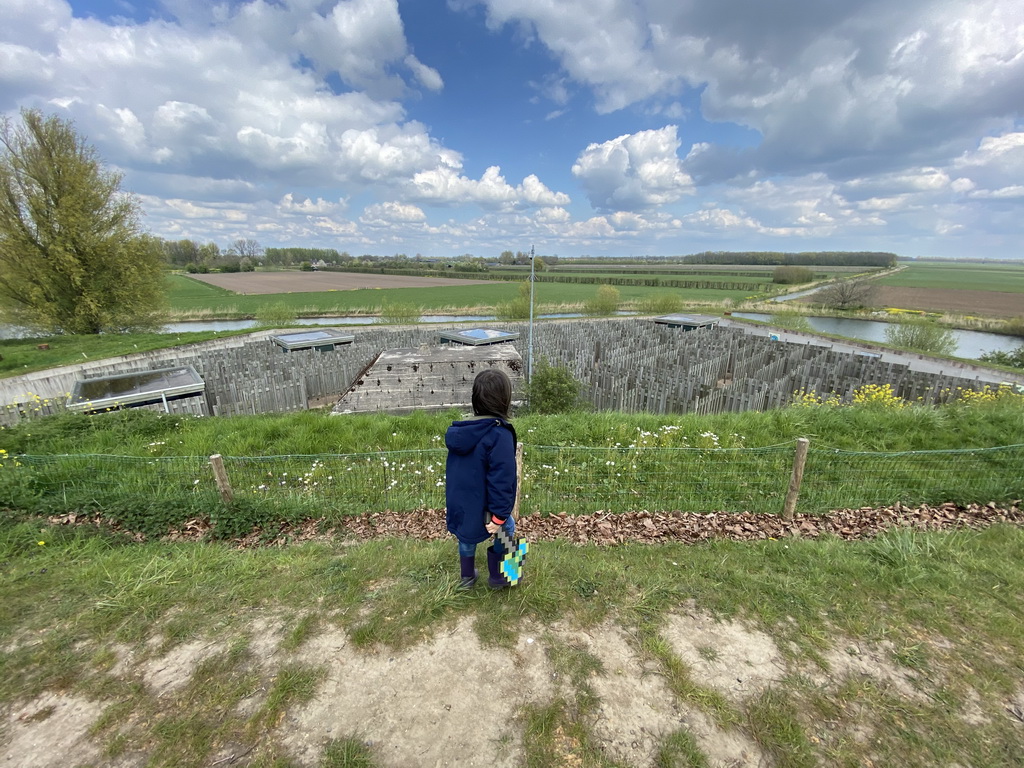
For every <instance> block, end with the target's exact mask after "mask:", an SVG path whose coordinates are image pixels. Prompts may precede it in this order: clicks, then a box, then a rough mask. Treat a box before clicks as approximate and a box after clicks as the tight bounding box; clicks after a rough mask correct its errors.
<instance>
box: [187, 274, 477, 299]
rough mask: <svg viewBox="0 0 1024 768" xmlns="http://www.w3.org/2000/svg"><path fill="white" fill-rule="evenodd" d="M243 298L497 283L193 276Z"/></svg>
mask: <svg viewBox="0 0 1024 768" xmlns="http://www.w3.org/2000/svg"><path fill="white" fill-rule="evenodd" d="M189 277H191V278H194V279H195V280H201V281H202V282H204V283H209V284H210V285H216V286H217V287H219V288H226V289H227V290H229V291H234V292H235V293H240V294H269V293H318V292H321V291H354V290H357V289H359V288H438V287H442V286H457V285H481V284H484V283H486V284H489V285H493V284H494V281H493V280H461V279H460V280H452V279H450V278H445V277H403V276H401V275H370V274H363V273H360V272H228V273H225V274H221V273H217V274H210V275H189Z"/></svg>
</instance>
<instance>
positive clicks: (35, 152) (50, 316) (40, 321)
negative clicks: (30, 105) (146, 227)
mask: <svg viewBox="0 0 1024 768" xmlns="http://www.w3.org/2000/svg"><path fill="white" fill-rule="evenodd" d="M139 217H140V209H139V204H138V202H137V201H136V200H135V199H134V198H133V197H131V196H130V195H126V194H123V193H122V192H121V175H120V174H118V173H115V172H113V171H110V170H107V169H105V168H104V167H103V165H102V163H101V162H100V160H99V158H98V156H97V153H96V150H95V149H94V148H93V147H91V146H89V145H88V144H86V143H85V142H84V140H83V139H82V138H81V137H80V136H79V135H78V133H77V132H76V131H75V128H74V126H73V124H72V123H71V122H69V121H66V120H61V119H60V118H58V117H54V116H50V117H44V116H43V115H42V113H41V112H39V111H37V110H22V112H21V121H20V123H15V122H14V121H12V120H9V119H7V118H5V119H4V120H3V125H2V127H0V310H2V311H3V313H4V318H5V320H7V321H8V322H12V323H15V324H17V325H22V326H25V327H28V328H31V329H33V330H36V331H41V332H45V333H69V334H87V333H100V332H103V331H106V332H109V331H125V330H141V329H145V328H151V327H153V326H154V325H155V324H156V312H157V310H158V309H159V308H160V307H161V305H162V304H163V302H164V299H165V286H164V274H163V268H162V263H161V258H160V250H159V246H158V244H157V242H156V241H155V240H154V239H153V238H151V237H149V236H147V235H145V234H143V233H142V232H141V230H140V224H139Z"/></svg>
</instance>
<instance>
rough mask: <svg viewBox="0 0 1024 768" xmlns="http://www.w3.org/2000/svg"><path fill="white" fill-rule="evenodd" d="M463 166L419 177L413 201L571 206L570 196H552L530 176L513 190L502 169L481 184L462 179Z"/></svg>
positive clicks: (490, 170)
mask: <svg viewBox="0 0 1024 768" xmlns="http://www.w3.org/2000/svg"><path fill="white" fill-rule="evenodd" d="M460 170H461V163H458V164H456V163H454V162H450V163H448V164H445V165H440V166H438V167H437V168H434V169H431V170H429V171H421V172H419V173H416V174H415V175H414V176H413V178H412V184H411V185H410V188H409V190H408V192H407V194H408V197H409V198H410V199H412V200H419V201H423V202H431V203H434V204H456V203H476V204H478V205H481V206H483V207H485V208H497V209H512V208H518V207H547V206H561V205H568V204H569V203H570V202H571V201H570V199H569V196H568V195H566V194H564V193H562V192H552V191H551V190H550V189H548V188H547V187H546V186H544V184H543V183H542V182H541V181H540V179H538V178H537V177H536V176H535V175H533V174H530V175H529V176H527V177H526V178H525V179H523V182H522V183H521V184H519V185H518V186H515V187H513V186H511V185H510V184H509V183H508V182H507V181H505V177H504V176H502V175H501V168H499V167H498V166H493V165H492V166H491V167H490V168H488V169H487V170H485V171H484V173H483V175H482V176H481V177H480V179H479V181H477V180H474V179H470V178H467V177H466V176H463V175H462V174H461V173H460V172H459V171H460Z"/></svg>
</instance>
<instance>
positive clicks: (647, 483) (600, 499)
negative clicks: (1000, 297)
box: [0, 444, 1024, 531]
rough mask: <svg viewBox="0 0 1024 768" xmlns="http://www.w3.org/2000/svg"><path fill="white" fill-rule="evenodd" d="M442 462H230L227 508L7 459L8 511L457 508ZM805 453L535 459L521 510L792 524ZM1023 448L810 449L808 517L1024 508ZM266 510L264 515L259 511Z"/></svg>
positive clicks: (108, 464) (109, 462)
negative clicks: (788, 515) (738, 516)
mask: <svg viewBox="0 0 1024 768" xmlns="http://www.w3.org/2000/svg"><path fill="white" fill-rule="evenodd" d="M445 457H446V453H445V451H444V450H443V449H429V450H412V451H392V452H380V453H361V454H316V455H288V456H248V457H231V456H225V457H223V464H224V469H225V471H226V474H227V478H228V481H229V483H230V488H231V493H232V501H231V503H230V504H226V503H225V501H224V498H223V496H222V489H218V486H217V484H216V482H215V479H214V474H213V472H212V470H211V466H210V461H209V459H208V458H207V457H194V456H192V457H190V456H184V457H175V456H169V457H149V458H147V457H129V456H108V455H59V456H16V457H4V460H3V461H2V462H0V506H7V507H9V508H12V509H23V510H26V511H31V512H36V513H44V514H67V513H76V512H82V511H98V512H102V513H103V514H104V515H105V516H108V517H111V518H113V519H118V520H120V521H121V522H122V523H124V524H125V525H127V526H128V527H131V528H135V529H138V530H142V531H153V530H167V528H168V527H169V526H170V527H174V526H177V525H181V524H183V523H184V522H185V521H187V520H189V519H191V518H196V517H202V518H208V519H211V520H213V521H214V522H215V524H222V525H225V527H227V528H231V529H238V528H239V527H241V528H244V527H245V526H246V525H258V524H263V523H267V522H270V521H273V520H295V519H303V518H309V517H313V518H328V519H337V518H341V517H344V516H346V515H353V514H362V513H365V512H374V511H381V510H392V511H405V510H408V511H412V510H419V509H438V508H442V507H444V505H445V481H444V464H445ZM793 460H794V447H793V445H789V444H787V445H779V446H772V447H766V448H707V449H703V448H663V447H657V448H652V447H632V446H630V447H619V446H616V447H604V448H585V447H576V446H543V445H526V446H525V450H524V469H523V477H522V486H521V491H520V493H521V496H520V499H521V509H522V511H523V512H524V513H529V514H559V513H567V514H582V513H591V512H596V511H599V510H603V511H608V512H625V511H632V510H647V511H652V512H653V511H682V512H712V511H728V512H740V511H744V512H755V513H764V514H781V513H782V511H783V502H784V500H785V498H786V494H787V490H788V489H789V484H790V476H791V471H792V465H793ZM1022 467H1024V445H1011V446H1001V447H995V448H985V449H971V450H943V451H910V452H906V451H905V452H898V453H891V452H890V453H875V452H855V451H841V450H833V449H827V448H819V449H815V448H814V447H811V449H810V451H809V452H808V455H807V462H806V466H805V469H804V473H803V483H802V486H801V488H800V495H799V505H798V508H799V510H800V511H802V512H809V513H814V512H824V511H828V510H831V509H842V508H856V507H863V506H881V505H890V504H895V503H896V502H901V503H903V504H908V505H916V504H938V503H943V502H948V501H953V502H958V503H976V502H988V501H997V502H1001V501H1008V500H1013V499H1020V498H1021V497H1022V496H1024V470H1022ZM253 510H256V511H253Z"/></svg>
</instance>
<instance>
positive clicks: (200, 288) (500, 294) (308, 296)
mask: <svg viewBox="0 0 1024 768" xmlns="http://www.w3.org/2000/svg"><path fill="white" fill-rule="evenodd" d="M310 274H311V275H313V277H314V278H315V277H321V276H324V275H326V274H327V273H310ZM282 275H287V273H270V274H269V276H272V277H279V276H282ZM344 276H345V277H351V276H354V275H344ZM358 276H359V277H364V278H372V279H373V280H376V281H378V282H379V287H367V288H359V289H355V290H327V291H318V292H303V293H298V292H291V293H288V292H286V291H287V290H288V289H286V288H285V286H286V285H287V284H288V283H287V282H286V281H282V282H281V283H279V284H278V285H279V286H280V287H281V288H282V291H285V292H279V293H264V294H251V295H242V294H237V293H232V292H231V288H230V286H232V285H234V284H235V283H233V282H232V281H231V280H226V281H224V282H223V283H222V284H221V285H219V286H215V285H212V284H209V283H206V282H202V281H199V280H195V279H192V277H185V276H184V275H171V276H169V278H168V280H169V303H170V308H171V312H172V314H173V315H174V316H175V317H183V316H203V317H215V316H216V317H251V316H254V315H256V314H257V313H258V312H259V311H260V310H261V309H263V308H265V307H267V306H269V305H283V306H284V307H285V308H286V309H288V310H290V311H292V312H295V313H296V314H303V315H333V314H358V313H362V314H375V313H376V312H379V311H380V309H381V307H382V306H384V305H386V304H405V305H412V306H416V307H419V308H421V309H423V310H425V311H435V312H456V313H457V312H458V311H462V312H466V313H469V314H473V313H475V312H480V311H484V310H493V308H494V307H495V306H496V305H497V304H500V303H503V302H508V301H511V300H512V299H514V298H515V297H516V296H517V295H518V292H519V285H518V283H515V282H509V281H493V280H488V281H482V282H476V281H472V282H471V281H466V280H446V281H445V285H441V286H436V287H416V288H412V287H407V288H400V287H388V285H389V283H388V282H387V279H388V278H389V277H390V276H386V275H384V276H382V275H358ZM218 277H223V278H239V279H242V278H244V277H245V275H242V274H227V275H218ZM467 282H471V284H469V285H467ZM238 284H241V283H238ZM392 285H393V284H392ZM320 287H322V283H321V286H320ZM617 288H618V290H619V295H620V299H621V301H622V302H635V301H641V300H643V299H645V298H648V297H651V296H652V295H657V294H664V293H666V292H669V293H672V294H673V295H677V296H679V297H680V298H681V299H682V300H683V301H686V302H694V303H704V304H714V303H718V302H724V301H726V300H742V299H744V298H746V297H747V296H748V295H749V294H748V292H746V291H742V290H710V289H696V288H694V289H681V288H673V289H669V288H647V287H643V286H629V285H623V286H617ZM596 292H597V286H595V285H576V284H561V283H537V284H536V301H537V305H538V308H541V309H542V310H544V311H557V310H558V309H559V308H565V307H579V306H580V305H581V304H582V303H583V302H585V301H587V300H588V299H591V298H593V297H594V295H595V293H596Z"/></svg>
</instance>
